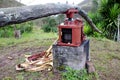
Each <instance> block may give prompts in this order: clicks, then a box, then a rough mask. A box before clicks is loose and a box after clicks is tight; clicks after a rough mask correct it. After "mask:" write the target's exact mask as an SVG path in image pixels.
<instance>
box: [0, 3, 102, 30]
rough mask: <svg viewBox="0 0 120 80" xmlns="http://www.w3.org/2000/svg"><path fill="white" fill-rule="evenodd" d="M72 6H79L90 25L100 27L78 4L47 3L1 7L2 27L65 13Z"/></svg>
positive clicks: (80, 11)
mask: <svg viewBox="0 0 120 80" xmlns="http://www.w3.org/2000/svg"><path fill="white" fill-rule="evenodd" d="M70 8H77V9H78V10H79V15H81V16H82V17H83V18H84V19H85V20H86V21H87V22H88V23H89V24H90V26H91V27H92V28H93V29H94V30H95V31H97V32H100V30H99V29H97V27H96V26H95V25H94V23H93V22H92V20H91V19H90V18H89V17H88V16H87V14H86V13H85V12H84V11H83V10H81V9H80V8H79V7H77V6H71V5H67V4H45V5H33V6H23V7H12V8H1V9H0V27H3V26H5V25H10V24H18V23H22V22H26V21H30V20H34V19H38V18H42V17H47V16H51V15H56V14H61V13H62V14H63V13H65V12H66V11H67V10H68V9H70Z"/></svg>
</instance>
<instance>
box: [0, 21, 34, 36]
mask: <svg viewBox="0 0 120 80" xmlns="http://www.w3.org/2000/svg"><path fill="white" fill-rule="evenodd" d="M32 29H33V23H32V22H26V23H22V24H16V25H8V26H5V27H2V28H0V37H3V38H9V37H13V36H14V31H15V30H20V31H21V34H22V33H25V32H31V31H32Z"/></svg>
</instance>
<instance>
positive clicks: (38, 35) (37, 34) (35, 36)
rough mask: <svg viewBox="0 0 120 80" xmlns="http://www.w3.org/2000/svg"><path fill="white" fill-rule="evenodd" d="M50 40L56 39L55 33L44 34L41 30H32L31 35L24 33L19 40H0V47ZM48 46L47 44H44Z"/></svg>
mask: <svg viewBox="0 0 120 80" xmlns="http://www.w3.org/2000/svg"><path fill="white" fill-rule="evenodd" d="M52 38H57V34H56V33H45V32H43V31H42V30H40V29H38V30H33V31H32V32H31V33H24V34H23V35H22V37H21V38H19V39H15V38H14V37H12V38H0V47H6V46H13V45H17V44H20V43H27V42H32V41H35V40H37V41H41V40H48V39H52ZM46 45H49V44H46Z"/></svg>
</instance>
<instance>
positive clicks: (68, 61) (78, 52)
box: [53, 40, 89, 70]
mask: <svg viewBox="0 0 120 80" xmlns="http://www.w3.org/2000/svg"><path fill="white" fill-rule="evenodd" d="M87 60H89V40H85V41H84V42H83V43H82V44H81V45H80V46H78V47H70V46H58V45H57V44H54V45H53V68H54V69H57V70H65V67H66V66H69V67H71V68H72V69H75V70H80V69H83V68H85V64H86V61H87Z"/></svg>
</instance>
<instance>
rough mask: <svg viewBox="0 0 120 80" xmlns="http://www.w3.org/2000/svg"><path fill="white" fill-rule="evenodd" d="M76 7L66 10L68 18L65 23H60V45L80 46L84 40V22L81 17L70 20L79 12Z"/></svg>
mask: <svg viewBox="0 0 120 80" xmlns="http://www.w3.org/2000/svg"><path fill="white" fill-rule="evenodd" d="M77 12H78V11H77V10H76V9H69V10H68V11H67V12H66V16H67V18H68V19H67V20H65V21H64V25H59V27H58V28H59V39H58V42H57V44H58V45H60V46H80V44H81V43H82V42H83V41H84V39H85V37H84V33H83V22H82V20H80V19H75V20H70V19H71V18H72V17H73V16H74V13H77Z"/></svg>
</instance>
